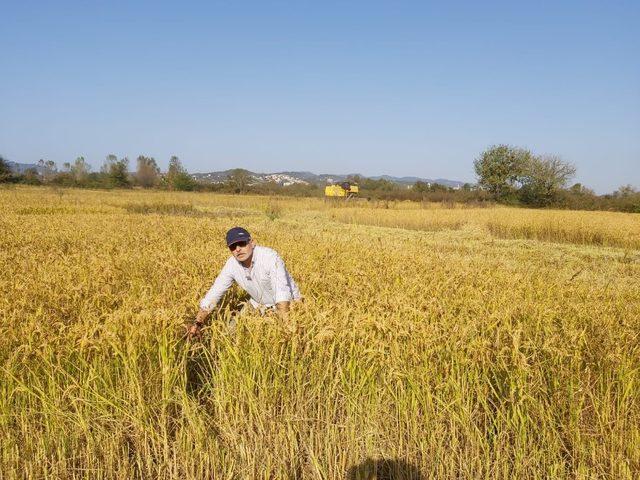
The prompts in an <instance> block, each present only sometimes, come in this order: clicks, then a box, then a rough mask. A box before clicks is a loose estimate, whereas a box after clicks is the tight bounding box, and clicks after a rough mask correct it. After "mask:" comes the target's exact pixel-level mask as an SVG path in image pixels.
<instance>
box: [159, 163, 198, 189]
mask: <svg viewBox="0 0 640 480" xmlns="http://www.w3.org/2000/svg"><path fill="white" fill-rule="evenodd" d="M166 179H167V184H168V186H169V188H170V189H171V190H187V191H189V190H193V189H194V188H195V187H196V182H195V181H194V180H193V178H191V175H189V173H188V172H187V170H186V169H185V168H184V167H183V166H182V163H181V162H180V159H179V158H178V157H177V156H175V155H172V156H171V158H170V159H169V168H168V170H167V177H166Z"/></svg>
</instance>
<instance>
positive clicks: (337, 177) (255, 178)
mask: <svg viewBox="0 0 640 480" xmlns="http://www.w3.org/2000/svg"><path fill="white" fill-rule="evenodd" d="M231 172H233V170H223V171H219V172H209V173H193V174H191V176H192V177H193V178H194V179H195V180H197V181H200V182H210V183H223V182H224V181H226V179H227V177H228V176H229V174H230V173H231ZM249 175H250V176H251V179H252V183H253V184H258V183H266V182H275V183H277V184H278V185H283V186H288V185H295V184H301V185H309V184H316V185H325V184H327V183H333V182H342V181H344V180H346V179H347V178H348V177H353V176H356V175H358V176H360V177H362V178H370V179H372V180H379V179H384V180H388V181H390V182H394V183H397V184H399V185H413V184H414V183H415V182H417V181H421V182H425V183H432V184H433V183H437V184H440V185H445V186H447V187H453V188H460V187H461V186H462V185H464V182H460V181H458V180H448V179H446V178H436V179H430V178H421V177H392V176H390V175H381V176H376V177H366V176H364V175H360V174H357V173H349V174H338V173H335V174H334V173H321V174H315V173H312V172H293V171H287V172H276V173H256V172H249Z"/></svg>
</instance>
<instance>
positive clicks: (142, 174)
mask: <svg viewBox="0 0 640 480" xmlns="http://www.w3.org/2000/svg"><path fill="white" fill-rule="evenodd" d="M137 164H138V165H137V169H136V181H137V182H138V184H139V185H141V186H142V187H144V188H149V187H153V186H154V185H155V184H156V183H157V181H158V176H159V174H160V169H159V168H158V164H157V163H156V160H155V158H153V157H145V156H144V155H140V156H139V157H138V159H137Z"/></svg>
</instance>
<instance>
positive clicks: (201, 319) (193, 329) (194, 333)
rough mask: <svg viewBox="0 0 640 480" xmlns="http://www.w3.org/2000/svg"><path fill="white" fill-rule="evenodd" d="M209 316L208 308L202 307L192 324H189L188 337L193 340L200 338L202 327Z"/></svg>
mask: <svg viewBox="0 0 640 480" xmlns="http://www.w3.org/2000/svg"><path fill="white" fill-rule="evenodd" d="M208 316H209V312H207V311H206V310H202V309H200V310H199V311H198V314H197V315H196V319H195V320H194V321H193V323H192V324H191V325H187V339H188V340H193V339H196V338H199V337H200V335H201V334H202V328H203V327H204V324H205V321H206V320H207V317H208Z"/></svg>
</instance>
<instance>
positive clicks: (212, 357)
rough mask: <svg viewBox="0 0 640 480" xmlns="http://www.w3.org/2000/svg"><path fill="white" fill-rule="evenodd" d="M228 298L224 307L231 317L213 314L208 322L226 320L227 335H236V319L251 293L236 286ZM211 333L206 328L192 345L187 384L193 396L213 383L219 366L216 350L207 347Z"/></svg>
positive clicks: (187, 388)
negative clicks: (217, 316)
mask: <svg viewBox="0 0 640 480" xmlns="http://www.w3.org/2000/svg"><path fill="white" fill-rule="evenodd" d="M227 297H228V298H225V300H224V301H223V302H222V307H223V308H224V307H226V308H228V309H229V310H230V312H231V318H230V319H228V320H226V319H223V318H216V316H215V315H213V316H212V317H211V318H210V319H209V320H208V324H209V325H212V324H213V323H217V322H224V325H223V329H224V331H225V333H226V335H229V336H234V335H236V321H237V319H238V317H239V316H240V315H242V313H243V311H244V310H245V308H246V305H247V304H248V299H249V295H248V294H247V293H246V292H241V291H240V289H239V288H237V287H234V288H233V289H232V290H231V291H230V292H229V293H228V294H227ZM187 321H188V320H187ZM209 335H210V333H208V332H207V331H206V330H205V331H204V332H203V334H202V336H201V337H199V338H198V339H196V340H192V341H193V342H194V344H193V345H192V346H191V347H190V349H189V352H188V355H187V358H186V363H185V369H186V372H185V373H186V385H185V388H186V390H187V393H188V394H189V395H192V396H198V395H200V394H203V393H205V390H204V389H205V388H206V387H207V386H210V385H211V379H212V378H213V376H214V375H215V371H216V368H217V353H216V351H215V350H212V349H211V348H209V347H207V345H208V341H207V339H208V338H209Z"/></svg>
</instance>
